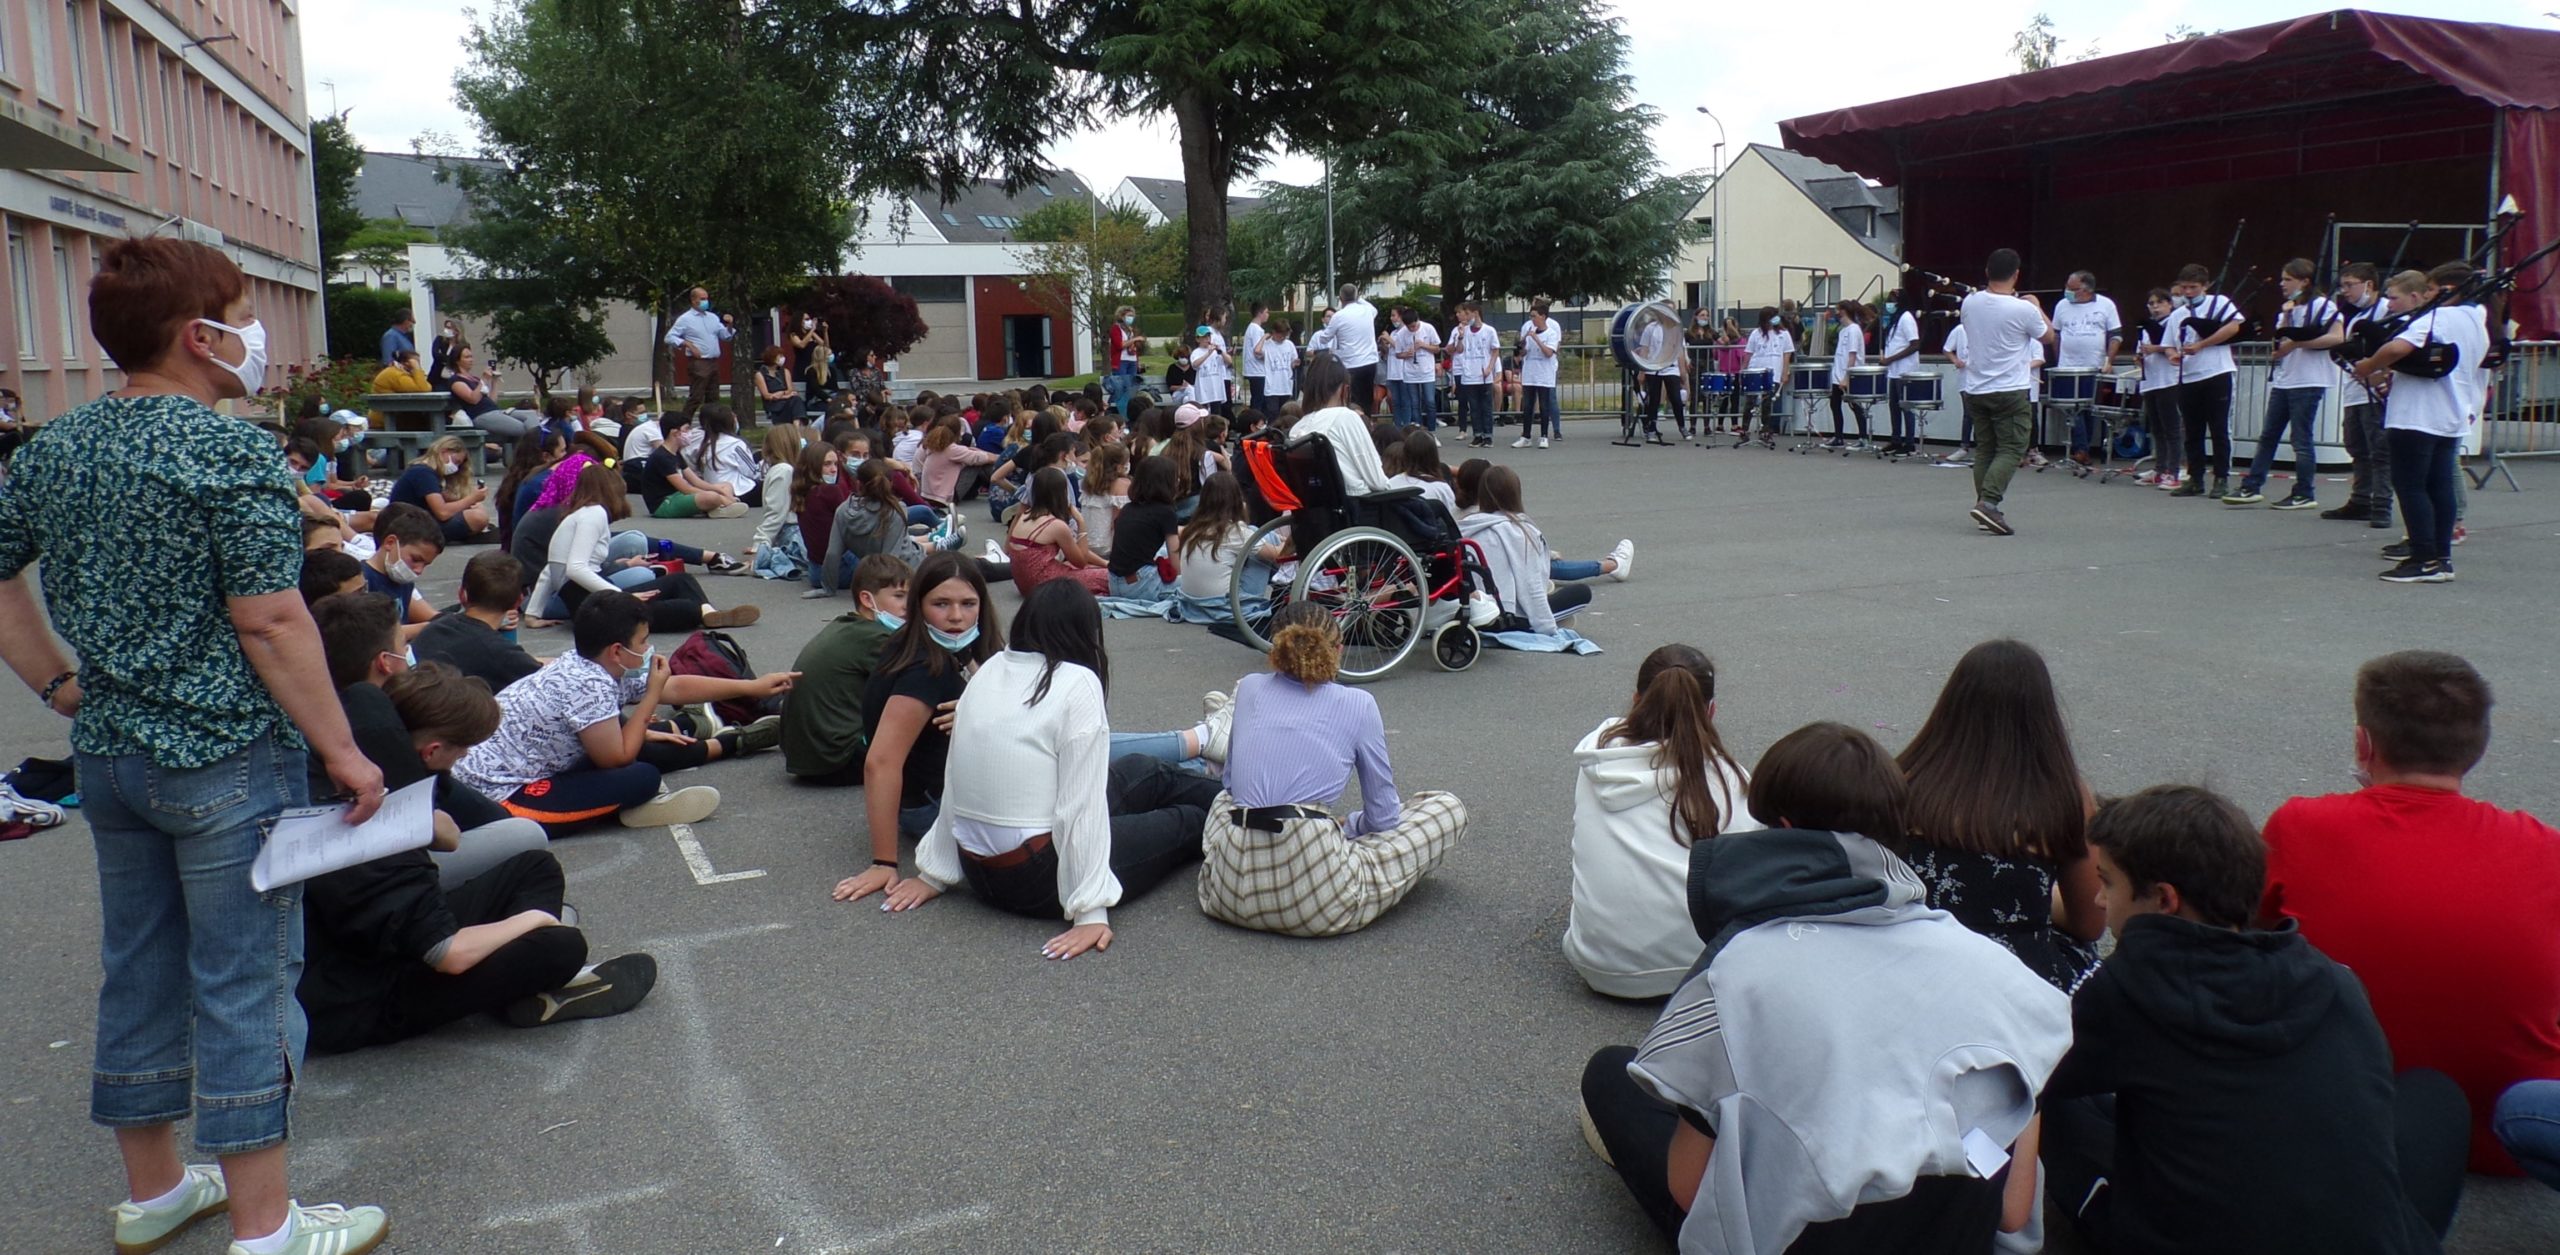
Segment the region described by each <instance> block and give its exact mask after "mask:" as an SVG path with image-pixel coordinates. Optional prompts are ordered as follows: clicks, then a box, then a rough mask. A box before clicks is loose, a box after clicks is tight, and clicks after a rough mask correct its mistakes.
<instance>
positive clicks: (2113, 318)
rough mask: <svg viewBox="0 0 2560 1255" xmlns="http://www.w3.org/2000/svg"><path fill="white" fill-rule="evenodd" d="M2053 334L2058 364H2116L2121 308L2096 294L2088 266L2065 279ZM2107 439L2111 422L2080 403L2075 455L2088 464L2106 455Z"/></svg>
mask: <svg viewBox="0 0 2560 1255" xmlns="http://www.w3.org/2000/svg"><path fill="white" fill-rule="evenodd" d="M2053 334H2054V338H2055V340H2056V341H2057V342H2058V347H2056V349H2055V350H2054V363H2053V364H2054V366H2055V367H2057V368H2058V369H2062V370H2096V371H2103V370H2105V369H2106V368H2107V367H2109V366H2111V365H2113V364H2114V363H2115V359H2116V349H2117V347H2118V345H2119V343H2120V342H2121V341H2122V340H2123V338H2124V316H2123V315H2122V314H2120V313H2118V312H2117V310H2116V303H2115V300H2114V299H2113V298H2111V297H2105V296H2100V295H2098V276H2096V275H2093V274H2091V273H2089V272H2088V271H2086V270H2074V271H2072V272H2071V277H2070V278H2069V279H2066V280H2064V281H2063V285H2062V303H2061V304H2060V305H2056V306H2054V307H2053ZM2106 438H2107V425H2106V424H2105V423H2103V422H2100V421H2099V420H2098V415H2097V411H2096V410H2095V409H2094V408H2093V407H2092V406H2091V405H2090V404H2089V403H2088V402H2085V401H2084V402H2082V403H2081V404H2080V408H2079V409H2078V410H2075V411H2073V413H2072V415H2071V459H2072V460H2073V461H2075V462H2079V463H2081V464H2083V465H2086V464H2088V463H2090V462H2093V461H2100V460H2103V459H2102V458H2101V457H2100V456H2099V455H2102V454H2103V453H2104V452H2105V451H2104V450H2102V449H2100V448H2098V445H2099V444H2101V443H2103V442H2104V441H2105V440H2106Z"/></svg>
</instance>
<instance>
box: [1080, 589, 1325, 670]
mask: <svg viewBox="0 0 2560 1255" xmlns="http://www.w3.org/2000/svg"><path fill="white" fill-rule="evenodd" d="M1057 582H1059V583H1064V582H1065V581H1063V580H1061V581H1057ZM1270 656H1271V669H1272V670H1274V671H1277V672H1279V673H1280V674H1282V675H1285V676H1287V677H1289V678H1290V679H1292V680H1296V681H1297V682H1298V683H1300V684H1303V685H1305V686H1307V687H1308V688H1314V687H1316V686H1317V685H1319V684H1331V683H1332V682H1333V677H1334V676H1335V675H1336V674H1338V673H1340V672H1341V670H1342V629H1341V628H1340V627H1339V626H1337V625H1336V624H1335V623H1334V621H1333V615H1332V614H1331V613H1330V612H1328V611H1327V610H1326V609H1325V608H1324V607H1322V606H1319V605H1317V604H1315V603H1314V602H1311V601H1293V602H1290V603H1289V604H1288V605H1285V606H1282V607H1281V608H1280V611H1279V613H1277V614H1274V615H1272V616H1271V655H1270Z"/></svg>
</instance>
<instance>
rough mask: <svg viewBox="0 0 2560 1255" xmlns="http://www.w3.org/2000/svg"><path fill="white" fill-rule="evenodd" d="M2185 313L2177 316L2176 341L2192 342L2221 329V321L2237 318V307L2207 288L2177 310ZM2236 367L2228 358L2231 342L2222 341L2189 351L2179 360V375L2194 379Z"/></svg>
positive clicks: (2219, 373) (2191, 381) (2192, 343)
mask: <svg viewBox="0 0 2560 1255" xmlns="http://www.w3.org/2000/svg"><path fill="white" fill-rule="evenodd" d="M2180 312H2181V313H2183V314H2185V315H2186V316H2185V317H2183V318H2180V319H2179V320H2178V343H2180V344H2183V345H2189V346H2192V345H2194V344H2195V342H2196V341H2198V340H2201V339H2204V338H2205V337H2206V336H2209V335H2212V334H2213V333H2214V332H2217V331H2220V330H2222V325H2223V324H2224V323H2230V322H2238V321H2240V307H2239V306H2237V305H2234V304H2232V303H2231V298H2230V297H2227V296H2224V295H2223V294H2221V293H2219V292H2207V293H2205V294H2204V295H2202V296H2199V297H2197V298H2196V299H2194V300H2193V301H2190V302H2188V303H2187V307H2186V308H2185V309H2184V310H2182V311H2180ZM2235 369H2237V368H2236V367H2234V366H2233V365H2232V362H2231V342H2230V341H2228V340H2225V341H2223V342H2222V343H2220V344H2217V345H2215V346H2213V347H2212V348H2209V349H2201V350H2196V351H2194V352H2191V353H2190V354H2189V355H2188V357H2187V360H2185V361H2183V362H2180V363H2178V377H2179V378H2180V379H2181V380H2183V381H2185V382H2187V383H2194V382H2196V381H2198V380H2200V379H2211V378H2213V377H2215V376H2217V375H2228V374H2230V373H2231V372H2232V371H2233V370H2235Z"/></svg>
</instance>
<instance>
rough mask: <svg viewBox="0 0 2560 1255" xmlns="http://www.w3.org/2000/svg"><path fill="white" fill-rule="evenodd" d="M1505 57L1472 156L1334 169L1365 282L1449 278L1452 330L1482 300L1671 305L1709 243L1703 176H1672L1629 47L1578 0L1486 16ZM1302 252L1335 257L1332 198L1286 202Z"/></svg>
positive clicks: (1471, 123) (1372, 146)
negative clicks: (1638, 300)
mask: <svg viewBox="0 0 2560 1255" xmlns="http://www.w3.org/2000/svg"><path fill="white" fill-rule="evenodd" d="M1475 3H1476V4H1477V7H1476V9H1475V10H1474V11H1475V12H1476V13H1477V14H1478V18H1479V20H1482V21H1487V22H1496V21H1498V22H1499V29H1500V31H1501V37H1500V38H1501V48H1500V52H1501V55H1500V56H1499V57H1497V58H1496V59H1495V60H1494V61H1493V62H1492V63H1491V64H1490V65H1488V66H1485V67H1483V68H1482V69H1480V70H1479V71H1478V72H1477V73H1476V75H1475V76H1474V79H1473V82H1472V83H1471V85H1470V88H1469V90H1468V92H1467V93H1466V95H1465V97H1464V99H1463V103H1464V107H1465V109H1466V113H1465V116H1464V119H1463V122H1462V123H1461V125H1460V126H1459V127H1458V128H1457V138H1458V141H1459V142H1457V143H1454V144H1430V145H1420V144H1413V143H1410V142H1407V140H1406V138H1405V137H1403V136H1400V135H1388V136H1381V137H1379V138H1378V139H1375V140H1372V141H1369V142H1366V143H1361V144H1355V145H1350V146H1346V147H1345V148H1342V149H1339V150H1337V151H1336V153H1335V161H1334V219H1335V226H1336V234H1337V236H1338V237H1339V238H1340V239H1341V240H1342V241H1343V242H1344V244H1345V245H1347V247H1346V248H1345V249H1344V250H1343V251H1344V252H1345V253H1347V254H1348V255H1349V256H1351V257H1354V258H1357V259H1359V260H1358V261H1357V262H1356V263H1355V267H1354V269H1355V270H1357V271H1359V272H1362V273H1366V274H1371V275H1375V274H1382V273H1387V272H1392V271H1395V270H1401V269H1406V268H1409V267H1415V266H1423V265H1436V266H1438V267H1439V269H1440V287H1441V293H1440V300H1441V313H1442V314H1443V316H1444V317H1445V316H1447V315H1450V314H1452V313H1454V312H1455V308H1456V305H1457V303H1458V302H1459V301H1460V300H1463V299H1466V298H1469V297H1492V296H1532V295H1539V294H1545V295H1549V296H1556V297H1565V298H1581V297H1616V298H1622V299H1624V298H1633V297H1637V296H1642V295H1649V294H1651V293H1653V292H1656V291H1658V290H1660V288H1661V286H1662V283H1663V278H1664V276H1665V275H1666V274H1667V273H1668V272H1669V270H1670V268H1671V266H1672V264H1673V263H1674V262H1675V261H1677V260H1678V257H1679V253H1680V249H1681V247H1682V245H1683V244H1684V243H1685V242H1686V241H1687V240H1689V239H1691V238H1694V235H1695V232H1696V230H1697V228H1695V227H1693V226H1691V225H1690V224H1689V223H1688V221H1687V217H1688V211H1689V208H1690V206H1692V205H1694V204H1696V203H1697V200H1698V198H1699V197H1700V196H1702V195H1704V194H1705V181H1704V179H1702V178H1700V177H1697V176H1677V177H1672V176H1665V175H1663V174H1661V173H1660V172H1659V167H1658V165H1657V162H1656V160H1655V157H1654V153H1653V146H1652V139H1651V133H1652V130H1653V128H1654V127H1655V126H1656V125H1657V124H1658V123H1659V120H1660V119H1659V116H1658V115H1657V114H1655V113H1654V112H1653V111H1652V110H1651V109H1649V108H1646V107H1645V106H1642V105H1639V104H1637V103H1635V100H1634V84H1633V82H1632V80H1630V79H1629V78H1628V76H1627V74H1626V70H1625V65H1626V54H1627V39H1626V33H1625V31H1624V30H1623V29H1621V28H1620V26H1619V25H1618V23H1617V21H1616V20H1615V19H1612V18H1608V17H1605V16H1600V15H1597V14H1594V13H1592V12H1590V11H1589V10H1587V9H1586V7H1585V6H1584V5H1582V4H1580V3H1579V2H1578V0H1513V2H1508V3H1505V2H1503V0H1475ZM1274 200H1275V202H1276V207H1275V210H1274V212H1275V213H1277V214H1279V215H1281V218H1282V222H1283V225H1282V227H1281V230H1282V232H1283V233H1284V235H1286V236H1287V237H1289V238H1290V239H1291V240H1292V241H1294V242H1293V243H1291V244H1289V245H1288V246H1286V247H1284V248H1282V249H1280V250H1279V252H1280V253H1281V254H1282V255H1284V256H1294V257H1297V258H1305V257H1307V256H1308V255H1309V254H1310V253H1312V254H1314V255H1315V256H1317V257H1321V248H1322V244H1321V241H1322V232H1323V228H1324V194H1323V191H1322V190H1321V189H1312V188H1282V189H1275V192H1274Z"/></svg>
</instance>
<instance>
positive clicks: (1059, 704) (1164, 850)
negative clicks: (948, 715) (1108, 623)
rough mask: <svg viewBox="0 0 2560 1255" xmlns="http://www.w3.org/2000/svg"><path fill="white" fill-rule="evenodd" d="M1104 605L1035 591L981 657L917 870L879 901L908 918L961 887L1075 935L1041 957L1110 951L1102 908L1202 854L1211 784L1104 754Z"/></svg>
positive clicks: (1076, 593) (1069, 585) (1053, 589)
mask: <svg viewBox="0 0 2560 1255" xmlns="http://www.w3.org/2000/svg"><path fill="white" fill-rule="evenodd" d="M1110 675H1111V664H1110V660H1109V658H1108V657H1106V656H1105V654H1104V652H1103V646H1102V609H1101V607H1100V606H1097V605H1095V604H1094V600H1093V594H1092V593H1091V592H1089V591H1087V590H1086V589H1085V588H1084V587H1083V586H1082V585H1081V584H1078V583H1075V582H1074V581H1071V580H1052V581H1050V582H1049V583H1047V584H1043V585H1041V586H1040V587H1039V588H1037V589H1034V590H1033V591H1032V593H1031V596H1030V597H1029V598H1028V599H1026V600H1025V601H1024V602H1023V603H1022V609H1021V610H1020V611H1019V612H1017V613H1016V614H1015V615H1014V619H1013V648H1011V649H1007V650H1003V651H1001V652H998V653H996V654H994V655H992V656H991V657H989V658H988V659H987V661H986V663H985V664H984V665H983V666H981V667H980V668H979V670H978V674H977V676H976V677H975V678H973V679H972V680H970V681H969V686H968V689H967V690H966V691H965V692H964V693H963V694H962V695H961V697H960V704H959V706H958V708H957V709H956V710H955V711H954V712H953V717H952V724H951V755H950V760H949V761H950V767H949V774H948V776H947V777H946V779H945V792H944V793H943V795H942V807H941V811H940V813H939V814H938V815H937V816H936V817H935V819H934V823H933V827H932V829H931V830H929V831H927V832H926V833H925V835H924V837H923V839H922V840H920V841H919V842H918V843H917V845H916V874H915V875H914V876H912V877H910V878H908V879H905V880H901V881H899V882H898V883H897V885H896V886H894V887H893V888H891V889H890V890H889V891H888V897H887V899H886V900H885V901H884V902H883V903H882V905H883V906H884V907H885V908H886V909H888V910H891V911H906V910H911V909H913V908H915V907H918V906H922V905H924V904H925V903H926V902H930V901H932V900H933V899H934V898H935V897H938V896H940V895H941V894H942V893H943V892H945V891H947V890H948V889H950V888H951V887H952V886H953V885H956V884H958V883H960V882H961V881H963V880H966V881H967V882H968V884H969V888H970V889H971V890H972V891H973V892H975V893H976V894H977V895H978V896H979V897H981V898H983V899H985V900H986V901H987V902H989V903H990V904H992V905H994V906H996V907H999V908H1001V909H1003V910H1007V911H1011V912H1013V913H1014V914H1017V915H1027V916H1031V917H1033V918H1049V919H1054V918H1058V917H1060V916H1063V917H1065V918H1066V919H1067V920H1069V921H1071V922H1072V924H1073V927H1071V928H1069V929H1068V930H1067V931H1065V932H1063V933H1060V934H1059V935H1057V936H1055V937H1052V938H1050V939H1049V941H1048V942H1047V944H1045V945H1043V946H1042V947H1041V950H1040V952H1041V954H1042V955H1044V956H1046V957H1048V958H1052V959H1072V958H1074V957H1076V956H1077V955H1080V954H1083V953H1084V952H1085V951H1087V950H1107V949H1109V948H1111V922H1110V908H1111V907H1113V906H1115V905H1118V904H1119V903H1120V902H1122V901H1124V900H1126V899H1127V898H1128V897H1130V896H1132V895H1135V894H1140V893H1144V892H1146V891H1147V890H1148V889H1150V888H1153V887H1154V886H1155V884H1156V883H1157V882H1158V881H1161V880H1163V879H1164V878H1165V877H1166V876H1169V875H1171V874H1172V873H1173V870H1174V869H1175V868H1177V867H1179V866H1181V865H1182V864H1184V863H1186V862H1189V861H1190V860H1192V859H1195V858H1198V857H1199V856H1200V831H1201V825H1202V824H1203V823H1204V822H1206V820H1207V818H1208V807H1209V804H1210V803H1211V802H1212V801H1213V800H1215V799H1216V798H1217V796H1218V793H1219V789H1218V782H1217V780H1215V779H1214V778H1212V777H1209V776H1204V775H1200V774H1197V773H1195V772H1189V771H1184V770H1182V769H1181V768H1178V767H1174V766H1170V765H1168V764H1166V763H1163V762H1160V761H1157V760H1155V759H1153V758H1148V757H1145V756H1142V755H1131V756H1128V757H1124V758H1119V759H1114V758H1112V757H1111V724H1110V719H1109V717H1108V715H1107V713H1106V712H1105V710H1104V707H1103V702H1104V694H1105V689H1106V686H1107V685H1108V684H1109V682H1110Z"/></svg>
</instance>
